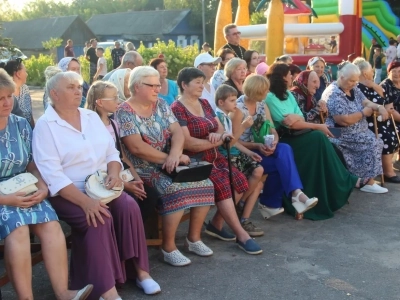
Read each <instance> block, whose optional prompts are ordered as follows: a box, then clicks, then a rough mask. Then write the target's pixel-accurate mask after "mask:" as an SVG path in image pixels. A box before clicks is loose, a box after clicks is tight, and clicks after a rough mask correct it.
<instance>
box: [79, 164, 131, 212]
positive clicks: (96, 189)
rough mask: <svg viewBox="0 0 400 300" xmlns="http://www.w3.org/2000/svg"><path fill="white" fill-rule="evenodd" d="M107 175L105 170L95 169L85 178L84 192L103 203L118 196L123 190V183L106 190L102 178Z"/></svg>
mask: <svg viewBox="0 0 400 300" xmlns="http://www.w3.org/2000/svg"><path fill="white" fill-rule="evenodd" d="M106 177H107V172H106V171H103V170H97V171H96V172H94V173H93V174H91V175H89V176H87V177H86V179H85V191H86V194H87V195H88V196H89V197H90V198H92V199H95V200H99V201H101V202H103V203H104V204H107V203H109V202H111V201H112V200H114V199H115V198H118V197H119V196H120V195H121V194H122V191H123V190H124V184H122V186H121V187H113V188H112V189H110V190H107V189H106V187H105V186H104V180H105V178H106Z"/></svg>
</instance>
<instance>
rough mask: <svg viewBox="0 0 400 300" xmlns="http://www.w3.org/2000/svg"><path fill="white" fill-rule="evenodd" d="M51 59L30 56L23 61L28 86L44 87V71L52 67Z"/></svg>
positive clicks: (42, 56) (43, 56) (45, 56)
mask: <svg viewBox="0 0 400 300" xmlns="http://www.w3.org/2000/svg"><path fill="white" fill-rule="evenodd" d="M54 64H55V63H54V60H53V57H52V56H50V55H44V54H40V55H39V57H36V56H33V55H32V56H31V57H30V58H29V59H26V60H25V61H24V65H25V67H26V69H27V72H28V79H27V84H28V85H34V86H44V85H45V83H46V80H45V78H44V70H46V68H47V67H48V66H52V65H54Z"/></svg>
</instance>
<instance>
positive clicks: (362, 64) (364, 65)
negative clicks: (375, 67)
mask: <svg viewBox="0 0 400 300" xmlns="http://www.w3.org/2000/svg"><path fill="white" fill-rule="evenodd" d="M353 64H355V65H356V66H357V67H358V68H359V69H360V72H361V73H362V72H364V71H367V70H368V69H369V68H372V67H371V64H370V63H369V62H368V61H367V60H365V58H364V57H357V58H356V59H355V60H353Z"/></svg>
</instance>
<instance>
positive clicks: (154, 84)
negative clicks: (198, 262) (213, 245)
mask: <svg viewBox="0 0 400 300" xmlns="http://www.w3.org/2000/svg"><path fill="white" fill-rule="evenodd" d="M159 78H160V75H159V73H158V72H157V70H155V69H154V68H152V67H148V66H146V67H144V66H143V67H137V68H135V69H134V70H133V71H132V73H131V76H130V79H129V90H130V91H131V94H132V96H131V98H129V99H128V100H127V101H126V102H124V103H122V104H121V105H120V106H119V108H118V110H117V113H116V121H117V123H118V126H119V129H120V137H121V139H122V142H123V144H124V147H125V153H126V155H127V157H128V159H129V160H130V161H131V163H132V164H133V166H134V167H135V169H136V172H137V173H138V174H139V176H140V178H141V179H142V180H143V181H144V183H146V184H147V185H149V186H151V187H154V188H156V189H157V190H158V192H159V193H160V194H161V197H160V203H159V208H158V212H159V214H160V215H161V216H162V217H163V229H164V230H163V244H162V249H161V251H162V253H163V255H164V261H165V262H167V263H169V264H171V265H173V266H185V265H188V264H190V263H191V261H190V259H189V258H187V257H185V256H184V255H183V254H182V253H181V252H180V251H179V250H178V249H177V247H176V244H175V233H176V229H177V227H178V225H179V221H180V219H181V217H182V215H183V212H184V210H185V209H187V208H190V209H191V210H190V215H191V217H190V226H189V233H188V235H187V237H186V240H185V246H186V248H188V250H189V251H191V252H193V253H195V254H197V255H199V256H210V255H212V254H213V252H212V250H211V249H210V248H208V247H207V246H206V245H205V244H204V243H203V242H202V241H201V237H200V233H201V227H202V225H203V222H204V219H205V217H206V215H207V213H208V211H209V207H210V205H213V204H214V187H213V184H212V182H211V181H210V180H208V179H207V180H203V181H198V182H186V183H174V182H172V178H171V177H170V176H168V175H167V174H165V172H167V173H170V172H172V171H173V170H174V169H175V168H176V167H177V166H178V165H179V164H187V163H189V162H190V159H189V157H188V156H186V155H183V154H182V151H183V142H184V139H183V134H182V129H181V128H180V126H179V124H178V122H177V120H176V118H175V116H174V114H173V113H172V111H171V109H170V108H169V106H168V104H167V103H166V102H165V101H164V100H162V99H159V98H158V93H159V91H160V87H161V85H160V79H159Z"/></svg>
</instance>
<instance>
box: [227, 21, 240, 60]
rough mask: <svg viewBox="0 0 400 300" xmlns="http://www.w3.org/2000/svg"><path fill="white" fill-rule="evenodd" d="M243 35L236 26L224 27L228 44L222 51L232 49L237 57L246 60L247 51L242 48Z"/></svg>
mask: <svg viewBox="0 0 400 300" xmlns="http://www.w3.org/2000/svg"><path fill="white" fill-rule="evenodd" d="M241 34H242V33H241V32H240V31H239V30H238V29H237V26H236V25H235V24H228V25H226V26H225V27H224V35H225V40H226V41H227V43H226V44H225V45H223V46H222V49H231V50H233V51H234V52H235V54H236V57H238V58H241V59H244V53H245V52H246V49H245V48H243V47H242V46H240V35H241Z"/></svg>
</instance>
